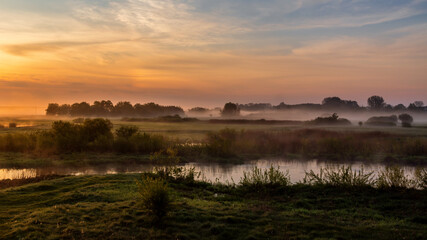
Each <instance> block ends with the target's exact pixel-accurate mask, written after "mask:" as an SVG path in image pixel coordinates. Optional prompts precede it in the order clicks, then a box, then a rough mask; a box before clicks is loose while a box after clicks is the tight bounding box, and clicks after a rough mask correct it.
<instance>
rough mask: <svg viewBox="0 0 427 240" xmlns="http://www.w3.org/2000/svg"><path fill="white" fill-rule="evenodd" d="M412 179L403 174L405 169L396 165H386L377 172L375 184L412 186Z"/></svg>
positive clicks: (393, 186)
mask: <svg viewBox="0 0 427 240" xmlns="http://www.w3.org/2000/svg"><path fill="white" fill-rule="evenodd" d="M414 185H415V184H414V181H411V180H410V179H409V177H407V176H405V171H404V170H403V169H402V168H401V167H398V166H391V167H390V166H387V167H386V168H385V169H384V170H382V171H380V172H379V176H378V180H377V186H378V187H379V188H412V187H414Z"/></svg>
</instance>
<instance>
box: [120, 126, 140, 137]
mask: <svg viewBox="0 0 427 240" xmlns="http://www.w3.org/2000/svg"><path fill="white" fill-rule="evenodd" d="M138 131H139V129H138V127H137V126H121V127H120V128H119V129H117V130H116V136H117V137H119V138H125V139H129V138H130V137H132V136H134V135H135V134H136V133H137V132H138Z"/></svg>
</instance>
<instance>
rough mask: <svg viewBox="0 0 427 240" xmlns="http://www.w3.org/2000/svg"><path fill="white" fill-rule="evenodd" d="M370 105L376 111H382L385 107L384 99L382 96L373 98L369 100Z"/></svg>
mask: <svg viewBox="0 0 427 240" xmlns="http://www.w3.org/2000/svg"><path fill="white" fill-rule="evenodd" d="M368 105H369V107H370V108H371V109H374V110H379V109H382V108H383V107H384V106H385V103H384V98H382V97H380V96H372V97H370V98H368Z"/></svg>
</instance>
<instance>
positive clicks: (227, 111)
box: [221, 102, 240, 117]
mask: <svg viewBox="0 0 427 240" xmlns="http://www.w3.org/2000/svg"><path fill="white" fill-rule="evenodd" d="M221 115H222V116H223V117H234V116H238V115H240V109H239V107H238V105H237V104H235V103H232V102H229V103H226V104H225V105H224V108H223V110H222V111H221Z"/></svg>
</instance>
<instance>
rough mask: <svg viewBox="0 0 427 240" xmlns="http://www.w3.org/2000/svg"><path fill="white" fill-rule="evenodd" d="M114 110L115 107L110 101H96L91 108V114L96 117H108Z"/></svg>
mask: <svg viewBox="0 0 427 240" xmlns="http://www.w3.org/2000/svg"><path fill="white" fill-rule="evenodd" d="M113 109H114V105H113V103H112V102H111V101H110V100H107V101H105V100H102V101H95V102H94V103H93V105H92V106H91V112H92V114H93V115H96V116H108V115H110V113H111V112H112V111H113Z"/></svg>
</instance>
